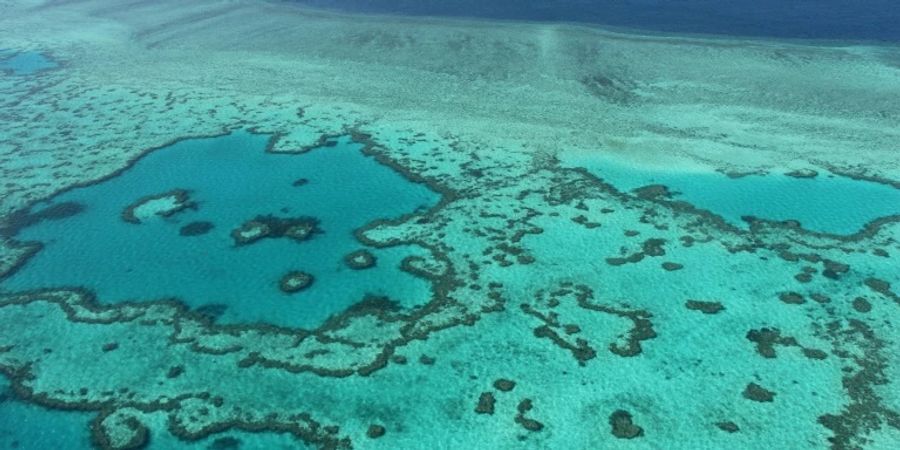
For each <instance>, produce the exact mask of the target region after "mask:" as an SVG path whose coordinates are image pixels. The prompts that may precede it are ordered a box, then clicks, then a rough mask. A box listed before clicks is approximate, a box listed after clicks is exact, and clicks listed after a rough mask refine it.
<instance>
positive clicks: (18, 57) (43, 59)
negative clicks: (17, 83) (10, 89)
mask: <svg viewBox="0 0 900 450" xmlns="http://www.w3.org/2000/svg"><path fill="white" fill-rule="evenodd" d="M56 66H57V64H56V62H55V61H53V60H51V59H49V58H47V56H46V55H44V54H43V53H40V52H20V53H13V54H11V55H10V54H5V53H4V52H3V51H2V50H0V72H3V71H11V72H12V74H13V75H31V74H33V73H37V72H40V71H42V70H47V69H52V68H54V67H56Z"/></svg>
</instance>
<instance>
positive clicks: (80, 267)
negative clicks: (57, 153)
mask: <svg viewBox="0 0 900 450" xmlns="http://www.w3.org/2000/svg"><path fill="white" fill-rule="evenodd" d="M267 140H268V136H262V135H254V134H250V133H247V132H236V133H233V134H230V135H227V136H222V137H217V138H208V139H192V140H186V141H182V142H179V143H177V144H174V145H171V146H170V147H168V148H164V149H161V150H158V151H155V152H153V153H151V154H149V155H147V156H146V157H144V158H142V159H141V160H139V161H138V162H137V163H136V164H134V166H133V167H131V168H130V169H128V170H126V171H125V172H123V173H122V174H121V175H119V176H116V177H114V178H111V179H109V180H107V181H104V182H101V183H99V184H95V185H92V186H89V187H84V188H79V189H75V190H72V191H69V192H67V193H64V194H62V195H59V196H57V197H56V198H55V199H53V205H61V204H73V203H74V204H80V205H83V206H84V209H83V211H81V212H78V213H76V214H74V215H71V216H69V217H66V218H62V219H57V220H45V221H42V222H39V223H37V224H34V225H32V226H30V227H28V228H25V229H24V230H22V231H20V232H19V234H18V236H17V239H19V240H29V241H40V242H42V243H44V248H43V249H42V250H41V251H40V252H38V253H37V254H36V255H35V256H34V257H32V258H31V259H30V260H29V261H28V262H27V263H26V264H25V265H24V266H23V267H22V268H21V269H20V270H19V271H17V272H16V273H15V274H14V275H12V276H11V277H10V278H8V279H6V280H5V281H3V282H2V283H0V288H2V289H5V290H25V289H36V288H46V287H52V286H84V287H86V288H88V289H90V290H92V291H94V292H96V294H97V296H98V297H99V300H100V301H102V302H118V301H125V300H151V299H161V298H169V297H175V298H178V299H181V300H182V301H184V302H185V303H187V304H188V305H190V306H192V307H194V308H201V309H202V310H203V311H207V312H209V311H211V312H213V314H214V315H216V316H218V317H219V320H221V321H223V322H257V321H262V322H267V323H273V324H279V325H287V326H303V327H311V326H315V325H318V324H319V323H321V322H322V321H323V320H324V319H326V318H327V317H328V316H330V315H331V314H334V313H336V312H339V311H342V310H344V309H345V308H347V307H348V306H350V305H352V304H354V303H356V302H358V301H360V300H361V299H362V298H363V297H364V296H365V295H366V294H373V295H386V296H389V297H391V298H392V299H394V300H396V301H398V302H400V303H401V304H404V305H407V306H412V305H416V304H421V303H425V302H427V301H428V300H429V299H430V286H429V284H428V283H427V282H426V281H424V280H423V279H420V278H416V277H413V276H412V275H409V274H407V273H406V272H402V271H400V270H399V268H398V267H399V265H400V262H401V260H402V259H403V258H404V257H406V256H408V255H413V254H419V255H421V254H424V251H425V250H424V249H421V248H418V247H394V248H388V249H371V248H370V249H368V251H370V252H371V254H373V255H374V256H375V258H376V265H375V266H374V267H371V268H368V269H365V270H354V269H353V268H350V267H348V265H347V264H346V263H345V261H344V257H345V256H346V255H347V254H349V253H351V252H354V251H357V250H361V249H364V248H365V246H363V245H362V244H361V243H360V242H359V241H357V239H356V238H355V237H354V235H353V231H354V230H356V229H357V228H360V227H362V226H364V225H366V224H367V223H369V222H371V221H373V220H376V219H379V218H392V217H398V216H401V215H403V214H406V213H411V212H414V211H416V210H420V209H423V208H427V207H429V206H431V205H433V204H435V203H436V202H437V200H438V195H437V194H436V193H434V192H432V191H430V190H429V189H427V188H426V187H425V186H424V185H420V184H415V183H412V182H409V181H407V180H406V179H404V178H403V177H402V176H401V175H399V174H398V173H396V172H394V171H393V170H392V169H390V168H388V167H385V166H383V165H380V164H379V163H377V162H376V161H375V160H374V159H372V158H370V157H367V156H365V155H363V153H362V152H361V151H360V148H361V145H359V144H356V143H353V142H351V141H350V140H349V139H340V140H334V141H332V142H331V143H329V145H328V146H326V147H322V148H318V149H314V150H312V151H310V152H308V153H305V154H301V155H294V154H272V153H267V152H265V147H266V144H267ZM179 189H180V190H183V191H185V192H187V195H188V197H189V202H190V203H192V205H193V207H191V208H187V209H183V210H181V211H178V212H175V213H173V214H171V215H169V216H168V217H164V216H162V215H155V214H150V216H149V217H143V218H142V219H141V220H139V221H137V222H138V223H132V222H128V221H126V220H123V214H124V212H125V211H126V210H127V209H128V207H129V205H135V204H136V202H137V203H140V202H141V200H142V199H145V198H147V197H148V196H150V197H152V196H155V195H159V194H164V193H167V192H170V191H173V190H179ZM51 206H52V205H51ZM41 207H47V206H43V205H42V206H37V207H35V210H40V208H41ZM137 212H138V213H140V211H137ZM144 212H146V211H144ZM138 215H140V214H138ZM257 216H273V217H276V218H280V219H292V218H298V217H299V218H302V217H313V218H315V219H317V220H318V221H319V224H318V227H319V229H320V231H321V232H319V233H316V234H313V235H312V236H311V237H310V238H309V239H307V240H304V241H298V240H295V239H290V238H286V237H282V238H277V239H261V240H258V241H255V242H253V243H252V244H249V245H236V244H235V240H234V239H233V237H232V232H233V230H235V229H238V228H239V227H241V226H242V225H243V224H245V223H247V222H248V221H250V220H253V219H254V218H256V217H257ZM198 223H199V224H203V225H202V226H198V225H197V224H198ZM188 225H191V226H193V231H192V232H190V227H188ZM186 229H187V230H189V232H185V231H184V230H186ZM292 271H302V272H304V273H307V274H310V275H312V276H313V277H314V282H313V284H312V285H311V286H310V287H309V288H307V289H305V290H303V291H301V292H296V293H285V292H283V291H282V290H281V289H280V287H279V283H280V280H281V279H282V277H284V276H285V274H287V273H290V272H292Z"/></svg>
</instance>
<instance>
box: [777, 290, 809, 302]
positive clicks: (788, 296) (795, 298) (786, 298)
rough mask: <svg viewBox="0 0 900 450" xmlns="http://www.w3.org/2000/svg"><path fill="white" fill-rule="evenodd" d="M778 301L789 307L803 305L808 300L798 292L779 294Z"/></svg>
mask: <svg viewBox="0 0 900 450" xmlns="http://www.w3.org/2000/svg"><path fill="white" fill-rule="evenodd" d="M778 299H779V300H781V301H782V302H784V303H787V304H788V305H801V304H803V303H806V299H804V298H803V296H802V295H800V294H798V293H796V292H782V293H780V294H778Z"/></svg>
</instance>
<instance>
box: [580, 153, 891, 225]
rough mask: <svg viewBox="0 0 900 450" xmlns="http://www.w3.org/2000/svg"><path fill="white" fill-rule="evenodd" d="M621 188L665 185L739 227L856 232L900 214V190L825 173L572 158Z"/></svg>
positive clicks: (680, 196) (683, 197) (629, 188)
mask: <svg viewBox="0 0 900 450" xmlns="http://www.w3.org/2000/svg"><path fill="white" fill-rule="evenodd" d="M567 163H568V164H569V165H573V166H581V167H584V168H586V169H587V170H588V171H590V172H591V173H593V174H594V175H596V176H598V177H600V178H603V179H604V180H606V181H607V182H609V183H611V184H612V185H614V186H615V187H616V188H618V189H619V190H622V191H631V190H633V189H637V188H639V187H642V186H647V185H652V184H661V185H665V186H666V187H668V188H669V191H670V192H672V193H673V194H674V199H676V200H684V201H687V202H690V203H692V204H694V205H695V206H697V207H699V208H702V209H706V210H709V211H711V212H713V213H715V214H718V215H720V216H722V217H723V218H724V219H725V220H727V221H728V222H730V223H732V224H733V225H737V226H740V227H745V228H746V226H747V224H746V222H745V221H744V220H743V219H742V217H743V216H754V217H757V218H761V219H768V220H796V221H798V222H800V224H801V225H802V226H803V227H804V228H806V229H808V230H812V231H817V232H823V233H831V234H843V235H846V234H852V233H855V232H857V231H859V230H860V229H862V228H863V227H864V226H865V225H866V224H867V223H869V222H871V221H873V220H875V219H878V218H880V217H885V216H890V215H894V214H900V189H896V188H893V187H891V186H888V185H885V184H879V183H875V182H870V181H861V180H855V179H851V178H847V177H843V176H837V175H834V174H831V173H828V172H821V173H819V174H818V175H817V176H815V177H812V178H799V177H791V176H787V175H785V174H784V173H777V172H773V173H769V174H767V175H746V176H743V177H739V178H732V177H729V176H727V175H725V174H721V173H715V172H699V173H698V172H684V171H670V170H652V169H647V168H641V167H637V166H634V165H630V164H627V163H625V162H622V161H619V160H615V159H612V158H607V157H599V156H597V157H595V156H591V157H577V158H570V159H569V160H568V161H567Z"/></svg>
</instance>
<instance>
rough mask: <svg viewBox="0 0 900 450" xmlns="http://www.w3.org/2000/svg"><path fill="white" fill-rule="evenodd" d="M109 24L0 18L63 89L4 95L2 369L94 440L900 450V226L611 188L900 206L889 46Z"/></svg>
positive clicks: (21, 77) (64, 8)
mask: <svg viewBox="0 0 900 450" xmlns="http://www.w3.org/2000/svg"><path fill="white" fill-rule="evenodd" d="M107 3H108V2H106V3H104V2H92V1H79V2H63V3H60V4H55V3H47V4H45V5H42V7H41V8H40V9H38V10H31V9H29V8H26V7H24V6H20V5H11V6H10V11H11V13H10V14H12V16H10V17H15V18H16V19H18V21H12V20H8V19H6V18H0V25H4V26H5V27H6V28H3V27H0V29H4V30H9V31H10V32H15V35H16V37H15V39H12V37H11V41H10V43H9V44H6V43H5V44H4V45H15V46H17V47H21V48H41V49H47V51H46V53H45V54H46V55H47V57H48V58H50V57H52V58H53V61H55V62H56V63H57V64H58V66H57V67H54V68H50V69H46V68H45V69H40V70H36V71H34V72H33V73H23V74H7V75H4V76H3V77H0V120H2V121H3V122H2V123H3V125H0V174H2V176H3V179H4V181H5V183H6V184H5V185H4V186H3V187H2V189H3V190H2V193H0V205H2V207H3V209H2V211H0V214H2V215H0V330H3V331H2V332H0V371H2V372H3V374H5V376H6V377H7V378H8V379H9V382H10V390H11V391H12V392H14V394H15V396H16V398H17V399H19V400H20V401H24V402H28V403H30V404H35V405H39V406H41V407H43V408H46V409H47V410H54V411H82V412H84V413H85V414H90V416H91V417H92V419H91V420H90V423H89V424H87V425H86V428H88V429H89V430H86V433H88V432H89V435H90V443H91V444H92V445H94V446H96V447H99V448H117V449H123V448H142V447H148V446H149V447H152V446H153V445H154V443H157V442H166V443H165V444H158V445H160V446H166V445H169V446H172V445H175V444H173V443H175V442H177V443H178V444H179V445H188V444H190V443H207V442H208V441H207V440H208V439H222V441H221V442H220V444H221V445H231V444H233V443H234V442H232V441H231V440H232V439H236V438H233V437H232V436H234V433H245V434H242V436H245V437H247V436H256V437H259V436H265V435H271V434H275V435H284V436H288V437H289V438H290V439H293V443H294V444H297V445H306V446H310V447H317V448H325V449H341V448H421V447H423V446H433V447H437V446H439V444H440V443H447V442H453V443H454V445H455V446H458V447H460V448H510V447H528V448H609V447H618V446H622V445H634V446H638V447H640V448H709V447H715V448H751V447H753V448H758V447H771V448H821V447H832V448H837V449H841V448H867V447H869V446H871V447H873V448H878V447H891V446H892V444H891V443H896V442H898V441H900V396H898V395H897V392H900V390H898V389H897V388H896V385H897V381H896V379H895V375H896V372H897V364H898V360H900V359H898V355H900V348H898V338H900V334H898V332H897V330H896V327H895V326H896V324H894V323H893V322H892V319H891V318H892V317H893V316H895V315H896V310H897V308H898V307H900V278H898V272H897V269H896V266H897V264H896V261H895V260H896V258H897V255H898V254H900V238H898V233H900V210H898V209H897V208H893V209H891V207H890V205H889V202H886V204H888V206H887V208H888V209H886V210H884V211H883V212H879V214H877V217H876V218H875V219H873V220H869V221H866V222H865V223H862V224H857V223H856V222H852V220H856V219H857V218H855V217H854V218H847V219H846V221H845V220H844V219H843V218H840V217H838V219H839V220H834V221H823V222H822V223H827V224H838V225H840V227H837V228H836V229H841V230H843V229H852V230H855V231H852V232H847V233H837V232H833V230H831V229H818V228H815V227H810V226H809V224H808V223H804V222H802V221H800V222H798V221H796V220H794V219H792V218H785V217H776V216H767V215H764V214H763V215H760V216H759V217H745V218H743V219H742V221H741V223H738V222H736V221H735V220H733V218H732V217H728V215H727V214H725V213H723V212H722V210H720V209H717V208H716V206H717V204H716V203H715V202H703V203H702V205H701V203H696V204H695V203H693V202H692V197H691V196H690V195H688V194H690V193H686V194H684V193H680V192H679V187H678V186H675V185H672V186H670V185H667V184H661V183H655V182H651V183H643V182H642V184H641V185H640V186H637V187H636V188H635V187H634V186H626V185H623V184H622V183H623V181H622V180H627V178H628V176H627V175H628V174H629V173H630V172H628V170H629V169H628V167H630V166H629V165H634V166H640V165H642V164H643V165H653V164H654V163H656V164H662V165H667V164H671V166H672V167H671V168H669V167H667V170H669V169H671V170H672V171H673V173H675V172H678V171H683V172H684V173H688V174H690V173H695V172H696V173H702V174H705V175H704V176H706V175H709V174H713V175H715V176H719V175H721V174H728V175H727V176H725V175H722V177H721V179H719V178H717V179H716V180H715V183H728V182H734V183H752V182H754V180H755V181H759V182H762V181H761V180H766V181H765V182H768V181H771V179H770V178H764V177H770V176H779V177H783V178H785V179H786V180H787V182H791V183H793V182H798V183H803V182H815V183H828V182H829V180H831V181H834V180H838V181H836V182H838V183H869V184H864V185H862V186H869V185H877V186H878V189H889V190H890V189H897V188H898V181H897V180H898V177H900V161H898V160H897V159H896V157H895V155H894V154H893V153H892V152H893V150H895V149H896V148H895V147H896V142H897V138H898V135H897V133H896V130H895V129H893V128H892V124H893V123H896V119H897V118H898V117H900V110H898V109H897V108H898V107H897V105H896V104H895V103H894V102H889V101H887V100H885V98H888V97H890V95H888V94H890V93H894V92H896V90H897V82H898V81H897V79H896V70H895V68H892V67H893V66H891V62H890V61H893V60H892V59H891V58H892V57H893V58H895V57H896V55H894V56H890V55H893V53H892V52H894V50H893V49H877V50H876V49H873V48H870V47H865V46H859V47H828V46H821V47H814V46H804V45H800V44H783V43H777V42H745V41H739V40H725V39H723V40H716V41H713V40H704V39H699V38H697V39H694V38H663V37H648V36H637V35H626V34H615V33H610V32H604V31H598V30H592V29H585V28H580V27H570V26H566V25H552V26H551V25H546V24H514V23H510V24H498V25H497V26H496V27H490V28H491V29H487V28H488V27H484V26H483V24H478V23H471V22H466V21H458V22H444V21H439V20H435V21H429V20H411V19H399V18H387V17H365V16H342V15H335V14H331V13H325V12H319V11H309V10H305V9H302V8H297V9H294V8H292V7H289V6H285V5H280V4H276V3H265V4H263V3H257V2H241V3H232V2H218V1H213V0H208V1H200V2H187V3H178V2H169V1H163V2H154V4H141V5H133V4H132V5H131V6H130V8H133V10H129V11H128V12H127V13H126V12H121V11H119V10H117V9H116V8H114V7H111V6H110V5H109V4H107ZM132 3H133V2H132ZM123 4H124V3H123ZM4 6H5V5H4ZM59 18H69V19H79V20H83V21H85V23H86V24H87V25H86V26H91V27H96V30H97V31H96V33H97V35H96V36H95V35H92V34H85V35H83V36H81V37H79V38H78V39H79V40H77V42H75V43H71V44H69V45H64V44H65V43H67V42H69V41H68V40H70V39H73V37H72V36H71V35H69V34H68V33H66V32H64V29H63V28H60V27H58V26H55V25H53V26H51V25H52V24H55V23H57V21H58V19H59ZM398 21H401V22H402V23H403V26H402V27H401V26H398V23H400V22H398ZM297 25H302V26H297ZM223 27H224V28H223ZM91 29H95V28H91ZM222 29H233V30H235V31H236V32H242V33H243V32H246V33H243V36H245V37H244V38H242V39H240V40H234V39H232V38H231V37H230V34H227V33H226V35H225V36H222V33H221V30H222ZM33 30H43V31H42V32H41V33H36V32H34V31H33ZM125 31H127V33H125V34H126V35H127V36H129V37H128V38H127V39H126V38H121V37H120V36H119V33H123V32H125ZM3 33H4V37H6V35H7V34H8V33H7V31H4V32H3ZM9 34H12V33H9ZM110 36H114V37H115V38H108V39H107V38H106V37H110ZM122 39H124V40H125V41H126V43H118V42H119V41H120V40H122ZM86 49H102V50H103V51H102V52H99V53H98V52H92V51H86ZM675 53H679V56H678V57H675V56H672V55H673V54H675ZM97 55H99V56H97ZM126 57H127V58H132V59H125V58H126ZM126 60H127V61H134V63H133V64H121V62H122V61H126ZM236 60H239V61H242V63H241V65H240V68H237V67H236V65H235V64H234V61H236ZM610 61H616V62H610ZM149 64H153V67H154V68H155V69H156V70H155V71H154V72H153V73H147V71H146V67H148V65H149ZM120 66H121V67H120ZM744 66H754V67H759V68H761V70H758V71H756V73H755V74H753V76H750V75H749V74H747V73H745V72H747V71H746V70H740V71H733V70H732V69H730V67H744ZM113 67H116V68H117V69H116V70H113V69H112V68H113ZM713 70H716V72H714V73H716V74H718V76H715V77H710V76H709V74H710V73H711V71H713ZM663 72H665V73H663ZM829 74H831V75H835V74H840V76H833V77H829ZM863 75H864V76H865V78H860V79H865V80H866V82H865V83H863V82H860V83H859V84H857V82H856V81H854V80H856V78H854V77H863ZM756 77H758V78H756ZM796 78H806V79H807V81H802V80H801V81H796ZM824 78H828V80H827V82H826V81H823V79H824ZM808 80H818V82H819V83H830V84H829V86H831V85H832V84H833V86H832V87H833V89H827V91H828V92H829V93H828V94H822V93H820V92H819V91H817V90H816V89H813V88H809V87H807V86H806V84H809V83H810V82H809V81H808ZM812 84H815V83H812ZM863 85H865V86H863ZM820 90H821V89H820ZM451 93H452V95H451ZM760 93H765V95H761V94H760ZM831 95H833V97H832V96H831ZM489 99H494V100H489ZM487 118H490V120H486V119H487ZM242 130H243V131H242ZM63 149H66V150H65V151H64V150H63ZM595 153H603V155H605V156H604V158H606V157H609V156H610V155H613V156H615V158H616V159H617V160H621V161H623V163H622V164H623V166H621V167H615V168H614V167H612V166H609V165H604V164H605V163H604V164H590V165H588V164H584V165H579V164H578V162H579V161H584V160H591V158H594V156H595ZM572 155H575V157H573V156H572ZM641 155H643V156H641ZM656 159H659V160H660V161H655V160H656ZM598 161H605V160H603V159H602V158H601V159H598ZM623 167H624V169H623ZM623 170H624V172H622V171H623ZM634 170H635V173H638V172H639V170H638V169H634ZM614 171H618V172H614ZM678 173H681V172H678ZM763 173H765V174H767V175H764V176H763V175H756V174H763ZM623 174H624V176H623ZM748 174H754V175H748ZM641 177H643V175H641ZM641 177H635V179H642V180H643V178H641ZM673 179H675V178H673ZM697 179H703V180H707V181H708V180H710V178H697ZM7 180H9V181H7ZM117 183H119V184H117ZM210 186H213V187H215V188H210ZM804 186H807V185H804ZM808 186H813V185H811V184H810V185H808ZM815 186H820V185H819V184H816V185H815ZM175 187H177V188H175ZM866 189H867V188H865V187H864V188H861V191H860V192H884V191H882V190H878V191H875V190H872V191H866ZM767 192H768V191H767ZM148 193H149V195H148ZM760 201H761V202H763V201H772V202H777V201H778V198H771V199H761V200H760ZM860 201H862V200H860ZM764 206H765V205H763V207H762V209H763V210H765V208H764ZM879 211H880V210H879ZM763 212H765V211H763ZM807 212H813V213H816V212H817V211H815V210H811V211H807ZM176 213H177V214H176ZM821 214H837V215H840V214H841V211H833V210H830V209H829V210H822V211H821ZM156 217H159V219H156ZM123 219H124V220H125V222H123ZM848 221H850V222H848ZM851 222H852V223H851ZM95 224H103V226H104V228H102V229H97V227H96V226H95ZM857 225H859V226H857ZM79 227H80V228H79ZM116 227H118V228H116ZM94 229H97V231H98V233H97V235H96V236H94V235H91V238H90V239H82V238H81V236H80V235H79V236H71V235H70V234H69V233H71V232H72V230H94ZM85 235H88V234H87V233H86V234H85ZM280 238H285V239H280ZM104 243H109V244H108V245H107V247H104V246H103V245H106V244H104ZM92 245H99V247H96V248H95V247H92ZM95 251H96V252H99V253H98V254H102V255H104V256H108V257H109V260H110V261H111V263H110V264H106V265H104V264H103V263H105V262H107V261H100V258H96V260H88V258H84V257H83V255H87V254H91V255H93V254H94V253H89V252H95ZM104 252H105V253H104ZM73 255H74V256H73ZM131 257H133V259H128V258H131ZM376 262H377V263H376ZM363 269H365V270H363ZM72 273H77V274H80V275H78V276H72V275H71V274H72ZM179 273H181V274H190V276H187V277H186V278H185V279H187V280H189V281H190V282H184V283H181V281H183V280H181V279H180V278H177V277H176V276H175V275H177V274H179ZM151 275H152V276H151ZM169 276H172V277H173V278H167V277H169ZM116 277H120V278H116ZM110 280H112V281H110ZM120 280H125V281H120ZM160 280H168V281H167V282H166V283H163V282H162V281H160ZM179 283H181V284H179ZM126 284H127V285H128V286H125V285H126ZM163 284H166V286H164V287H165V289H164V288H161V287H160V286H161V285H163ZM126 287H127V288H128V289H125V288H126ZM170 287H171V289H170ZM288 293H290V295H287V294H288ZM0 411H3V410H2V409H0ZM4 420H6V419H4ZM2 439H4V438H3V437H0V440H2ZM165 439H170V440H169V441H165ZM248 439H249V438H248ZM301 443H302V444H301ZM259 445H262V444H259Z"/></svg>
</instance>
